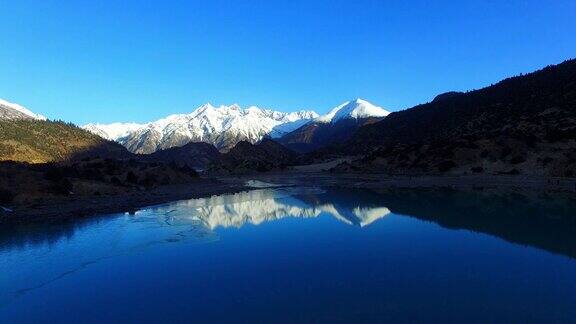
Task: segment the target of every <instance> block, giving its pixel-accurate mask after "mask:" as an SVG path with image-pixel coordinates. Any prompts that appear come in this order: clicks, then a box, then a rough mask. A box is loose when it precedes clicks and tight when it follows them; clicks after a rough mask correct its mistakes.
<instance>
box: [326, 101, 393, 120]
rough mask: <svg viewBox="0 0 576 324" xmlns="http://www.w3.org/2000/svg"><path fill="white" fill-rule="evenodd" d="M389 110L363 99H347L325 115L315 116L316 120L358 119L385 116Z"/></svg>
mask: <svg viewBox="0 0 576 324" xmlns="http://www.w3.org/2000/svg"><path fill="white" fill-rule="evenodd" d="M388 114H390V112H389V111H387V110H385V109H383V108H382V107H378V106H375V105H373V104H372V103H370V102H368V101H366V100H364V99H360V98H358V99H355V100H351V101H347V102H345V103H343V104H341V105H339V106H337V107H335V108H333V109H332V110H330V112H328V113H327V114H326V115H323V116H320V117H318V118H316V121H317V122H321V123H334V122H337V121H339V120H342V119H349V118H353V119H360V118H369V117H386V116H387V115H388Z"/></svg>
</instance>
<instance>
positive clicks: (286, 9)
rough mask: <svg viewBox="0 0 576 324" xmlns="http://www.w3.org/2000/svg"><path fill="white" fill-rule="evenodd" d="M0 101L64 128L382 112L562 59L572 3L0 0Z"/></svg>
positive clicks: (572, 20)
mask: <svg viewBox="0 0 576 324" xmlns="http://www.w3.org/2000/svg"><path fill="white" fill-rule="evenodd" d="M0 12H1V18H0V73H1V77H0V98H4V99H7V100H10V101H15V102H18V103H20V104H23V105H25V106H27V107H28V108H30V109H32V110H34V111H36V112H39V113H42V114H45V115H47V116H48V117H51V118H61V119H64V120H68V121H72V122H75V123H79V124H83V123H86V122H112V121H137V122H144V121H149V120H154V119H157V118H160V117H162V116H165V115H167V114H170V113H181V112H189V111H191V110H192V109H193V108H195V107H196V106H198V105H200V104H202V103H205V102H211V103H213V104H231V103H235V102H236V103H239V104H241V105H251V104H254V105H259V106H265V107H272V108H277V109H279V110H284V111H287V110H294V109H303V108H313V109H315V110H317V111H318V112H319V113H323V112H326V111H327V110H328V109H329V108H331V107H333V106H335V105H337V104H339V103H340V102H343V101H345V100H347V99H350V98H356V97H362V98H365V99H367V100H369V101H372V102H373V103H376V104H379V105H381V106H383V107H385V108H388V109H389V110H400V109H405V108H408V107H411V106H413V105H416V104H418V103H422V102H425V101H429V100H430V99H432V98H433V96H434V95H436V94H438V93H440V92H445V91H449V90H468V89H473V88H479V87H482V86H485V85H489V84H490V83H493V82H496V81H498V80H499V79H502V78H504V77H507V76H512V75H516V74H519V73H521V72H530V71H532V70H534V69H537V68H540V67H543V66H545V65H548V64H553V63H559V62H561V61H563V60H565V59H568V58H572V57H576V1H574V0H550V1H546V0H534V1H528V0H525V1H512V0H510V1H500V0H493V1H490V0H482V1H384V0H380V1H351V0H348V1H313V0H308V1H288V0H286V1H272V0H270V1H263V0H262V1H250V0H237V1H218V0H207V1H190V0H188V1H184V0H183V1H145V0H138V1H136V0H135V1H121V0H113V1H112V0H111V1H107V0H98V1H88V0H83V1H82V0H78V1H72V0H69V1H64V0H35V1H32V0H0Z"/></svg>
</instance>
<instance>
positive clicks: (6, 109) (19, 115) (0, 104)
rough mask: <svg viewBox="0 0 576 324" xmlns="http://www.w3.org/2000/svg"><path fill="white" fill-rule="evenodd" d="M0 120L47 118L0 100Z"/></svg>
mask: <svg viewBox="0 0 576 324" xmlns="http://www.w3.org/2000/svg"><path fill="white" fill-rule="evenodd" d="M0 119H10V120H14V119H38V120H46V117H44V116H42V115H39V114H35V113H33V112H31V111H30V110H28V109H27V108H25V107H22V106H20V105H18V104H15V103H11V102H8V101H6V100H3V99H0Z"/></svg>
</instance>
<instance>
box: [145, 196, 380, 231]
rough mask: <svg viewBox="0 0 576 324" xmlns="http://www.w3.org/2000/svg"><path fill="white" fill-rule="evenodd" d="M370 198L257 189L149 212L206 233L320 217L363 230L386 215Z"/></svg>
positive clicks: (168, 221)
mask: <svg viewBox="0 0 576 324" xmlns="http://www.w3.org/2000/svg"><path fill="white" fill-rule="evenodd" d="M374 198H376V197H374V195H373V194H372V195H370V194H369V192H364V191H354V192H350V191H346V193H344V194H340V193H339V192H338V191H332V190H329V191H325V190H321V189H317V188H283V189H260V190H252V191H248V192H240V193H236V194H230V195H221V196H213V197H210V198H201V199H192V200H188V201H182V202H177V203H174V204H170V205H166V206H160V207H157V208H154V209H153V212H154V213H155V214H157V215H158V217H161V218H163V219H164V221H166V222H167V223H170V224H173V223H183V222H187V221H200V222H202V223H203V224H205V225H206V227H207V228H209V229H216V228H218V227H222V228H227V227H236V228H240V227H242V226H243V225H245V224H251V225H259V224H262V223H265V222H270V221H276V220H279V219H282V218H285V217H299V218H312V217H318V216H320V215H321V214H322V213H325V214H327V215H330V216H332V217H334V218H336V219H337V220H339V221H341V222H343V223H346V224H348V225H354V226H360V227H364V226H367V225H370V224H372V223H373V222H375V221H377V220H378V219H380V218H382V217H384V216H386V215H388V214H389V213H390V211H389V210H388V208H386V207H384V206H382V205H379V204H378V203H377V200H375V199H374Z"/></svg>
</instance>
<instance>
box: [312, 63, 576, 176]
mask: <svg viewBox="0 0 576 324" xmlns="http://www.w3.org/2000/svg"><path fill="white" fill-rule="evenodd" d="M335 153H337V154H340V155H355V154H362V155H365V157H364V158H363V159H361V160H360V161H357V162H355V163H352V164H345V165H341V166H340V167H338V170H340V171H358V172H384V173H389V174H445V173H449V174H472V173H489V174H525V175H538V176H565V177H574V176H576V60H569V61H566V62H564V63H561V64H559V65H555V66H549V67H546V68H544V69H542V70H540V71H536V72H534V73H530V74H527V75H521V76H517V77H513V78H509V79H506V80H503V81H501V82H499V83H497V84H495V85H492V86H489V87H486V88H483V89H480V90H475V91H470V92H466V93H454V92H452V93H448V94H445V95H441V96H438V97H437V98H436V99H435V100H434V101H432V102H430V103H427V104H423V105H418V106H416V107H413V108H411V109H407V110H404V111H400V112H395V113H392V114H390V115H389V116H388V117H386V118H385V119H384V120H382V121H380V122H378V123H375V124H372V125H367V126H364V127H361V128H360V129H359V130H358V132H357V133H356V134H355V135H354V137H353V138H352V139H351V140H350V141H348V142H346V143H344V144H342V145H341V146H340V147H338V148H332V149H329V150H325V151H324V152H317V153H316V156H322V154H335Z"/></svg>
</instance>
